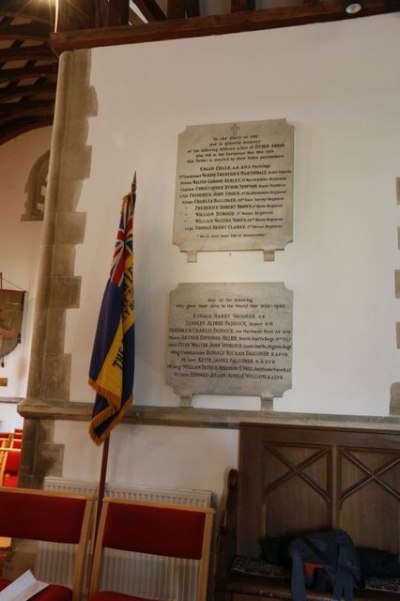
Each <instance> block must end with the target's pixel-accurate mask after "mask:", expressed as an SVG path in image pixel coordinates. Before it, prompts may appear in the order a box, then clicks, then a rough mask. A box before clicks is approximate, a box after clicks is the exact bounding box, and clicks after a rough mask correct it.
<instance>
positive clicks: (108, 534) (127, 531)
mask: <svg viewBox="0 0 400 601" xmlns="http://www.w3.org/2000/svg"><path fill="white" fill-rule="evenodd" d="M213 518H214V510H213V509H211V508H209V507H207V508H197V507H187V506H182V505H166V504H158V503H148V502H138V501H127V500H119V499H112V498H105V499H104V500H103V505H102V511H101V516H100V522H99V530H98V533H97V541H96V546H95V550H94V557H93V565H92V574H91V579H90V586H89V601H100V600H102V601H117V600H118V601H147V599H148V598H144V597H140V596H133V595H128V594H124V593H120V592H114V591H102V592H98V585H99V579H100V572H101V566H102V558H103V551H104V548H105V547H107V548H111V549H120V550H124V551H136V552H139V553H145V554H152V555H159V556H164V557H175V558H182V559H195V560H198V561H199V579H198V589H197V595H196V598H195V599H190V601H205V599H206V595H207V580H208V566H209V557H210V546H211V533H212V524H213ZM188 601H189V600H188Z"/></svg>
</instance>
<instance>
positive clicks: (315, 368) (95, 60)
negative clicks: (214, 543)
mask: <svg viewBox="0 0 400 601" xmlns="http://www.w3.org/2000/svg"><path fill="white" fill-rule="evenodd" d="M399 30H400V16H399V15H398V14H393V15H384V16H378V17H372V18H364V19H358V20H350V21H341V22H337V23H327V24H315V25H309V26H301V27H296V28H285V29H276V30H270V31H262V32H254V33H243V34H234V35H227V36H217V37H206V38H198V39H189V40H176V41H168V42H156V43H146V44H140V45H132V46H119V47H114V48H101V49H96V50H93V51H92V73H91V83H92V85H93V86H94V87H95V90H96V94H97V97H98V105H99V109H98V115H97V116H96V117H94V118H91V119H90V123H89V140H88V143H89V144H90V145H92V149H93V154H92V165H91V174H90V178H89V179H88V180H86V181H85V183H84V188H83V193H82V195H81V200H80V205H79V207H78V210H80V211H86V212H87V214H88V215H87V226H86V234H85V243H84V244H83V245H82V246H80V247H79V248H78V251H77V258H76V266H77V269H76V271H77V274H79V275H81V276H82V278H83V282H82V297H81V307H80V309H79V311H69V313H68V323H67V341H66V349H65V350H66V352H71V353H72V356H73V364H72V382H71V399H72V400H76V401H83V400H85V401H88V400H93V394H92V392H91V390H90V389H89V387H88V386H87V384H86V382H87V368H88V364H89V360H90V354H91V346H92V341H93V336H94V331H95V327H96V321H97V313H98V308H99V305H100V301H101V296H102V293H103V289H104V285H105V282H106V279H107V276H108V271H109V266H110V260H111V255H112V251H113V246H114V239H115V233H116V227H117V223H118V213H119V207H120V199H121V197H122V196H123V194H124V193H126V192H127V191H128V190H129V186H130V182H131V179H132V176H133V172H134V171H135V170H136V171H137V177H138V195H137V205H136V225H135V236H134V244H135V247H136V258H135V260H136V267H135V285H136V377H135V398H136V403H138V404H141V405H145V404H149V405H172V406H176V405H178V404H179V399H178V398H177V397H176V395H175V394H174V393H173V391H172V390H171V389H170V388H169V387H168V386H167V385H166V384H165V361H166V351H167V331H168V323H167V321H168V295H169V292H170V290H171V289H173V288H174V287H175V286H176V285H177V284H178V283H179V282H212V281H215V282H219V281H221V282H222V281H226V282H239V281H240V282H246V281H249V282H252V281H255V282H256V281H260V282H264V281H283V282H285V284H286V285H287V287H288V288H291V289H292V290H293V292H294V341H293V387H292V389H291V390H289V391H287V392H286V393H285V394H284V396H283V398H282V399H277V400H276V401H275V402H274V408H275V410H278V411H295V412H315V413H335V414H355V415H387V414H388V411H389V395H390V385H391V384H392V382H394V381H397V380H398V379H399V375H398V372H399V370H398V367H399V354H398V353H399V351H398V350H397V348H396V338H395V323H396V321H399V320H400V308H399V301H398V300H395V297H394V269H396V268H397V267H398V266H399V250H398V243H397V226H398V224H399V221H400V219H399V207H398V206H397V204H396V193H395V186H396V178H397V177H399V175H400V160H399V157H400V119H399V108H398V107H399V96H400V67H399V61H398V57H399V56H400V35H399ZM277 118H286V119H287V120H288V122H289V123H291V124H293V125H294V126H295V200H294V223H295V226H294V242H293V244H291V245H289V246H288V247H287V248H286V250H285V251H284V252H278V253H277V254H276V259H275V262H274V263H265V262H263V258H262V255H261V252H260V253H257V252H253V253H245V252H242V253H233V252H232V253H203V254H200V255H199V257H198V262H197V263H196V264H193V263H191V264H188V263H187V262H186V258H185V255H184V254H181V253H180V252H179V251H178V249H177V248H176V247H174V246H173V245H172V226H173V222H172V219H173V204H174V186H175V170H176V145H177V136H178V134H179V133H180V132H182V131H183V130H184V128H185V127H186V126H187V125H196V124H208V123H221V122H231V121H235V122H240V121H249V120H263V119H277ZM194 405H195V406H214V407H222V408H229V407H237V408H242V409H248V408H258V406H259V405H258V402H257V401H256V400H254V399H249V398H226V397H221V398H220V397H214V398H213V397H198V398H196V399H194ZM72 427H73V428H75V425H73V426H72V425H68V424H65V423H64V424H63V423H60V424H59V425H58V426H57V436H58V439H59V440H60V441H61V440H67V439H68V438H69V434H68V432H69V431H70V428H72ZM78 429H79V436H80V437H82V444H84V445H85V449H86V446H87V447H88V452H87V455H88V457H90V459H88V462H87V463H85V465H82V462H79V458H78V457H79V456H78V453H81V449H82V447H79V448H78V447H77V446H76V445H75V443H74V445H73V446H71V445H67V448H66V453H65V464H64V466H65V475H68V476H69V475H71V476H74V477H77V472H78V473H80V474H81V475H82V477H87V476H88V474H89V473H91V472H92V473H94V472H96V470H97V466H98V461H99V453H100V452H97V451H96V450H93V449H91V448H90V444H91V443H90V442H89V439H88V437H87V434H86V427H84V426H83V425H79V428H76V429H75V430H74V432H75V433H76V434H77V435H78ZM83 437H85V438H83ZM236 445H237V433H236V432H234V431H220V430H194V429H193V430H192V429H185V428H181V429H179V428H165V427H158V428H156V427H151V426H145V427H133V426H131V427H129V426H127V425H126V426H122V427H119V428H118V429H117V430H116V432H115V434H113V435H112V450H111V452H115V457H114V458H110V464H109V468H110V472H109V474H110V479H114V480H121V481H125V480H130V481H134V482H136V483H137V484H141V483H148V481H149V480H154V482H157V483H160V484H161V483H164V482H165V483H166V482H168V484H170V485H171V484H172V485H176V486H185V485H187V484H189V485H190V486H195V487H197V486H199V487H200V486H201V487H205V488H211V489H213V490H215V491H217V492H220V489H221V486H222V479H223V473H224V471H225V469H226V467H227V466H229V465H232V463H233V462H235V461H236ZM113 448H114V451H113ZM78 464H79V468H78V467H77V466H78Z"/></svg>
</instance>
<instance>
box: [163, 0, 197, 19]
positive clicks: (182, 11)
mask: <svg viewBox="0 0 400 601" xmlns="http://www.w3.org/2000/svg"><path fill="white" fill-rule="evenodd" d="M199 16H200V5H199V0H168V13H167V17H168V19H170V20H171V19H184V18H185V17H188V18H192V17H199Z"/></svg>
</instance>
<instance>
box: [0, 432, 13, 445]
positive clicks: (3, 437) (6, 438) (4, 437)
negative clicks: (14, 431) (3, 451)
mask: <svg viewBox="0 0 400 601" xmlns="http://www.w3.org/2000/svg"><path fill="white" fill-rule="evenodd" d="M10 441H11V432H0V448H4V447H8V446H10Z"/></svg>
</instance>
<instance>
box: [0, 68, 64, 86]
mask: <svg viewBox="0 0 400 601" xmlns="http://www.w3.org/2000/svg"><path fill="white" fill-rule="evenodd" d="M57 71H58V65H41V66H38V67H24V68H22V69H0V82H4V81H15V80H23V79H30V78H33V77H45V78H46V79H50V80H51V81H52V80H55V79H57Z"/></svg>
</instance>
